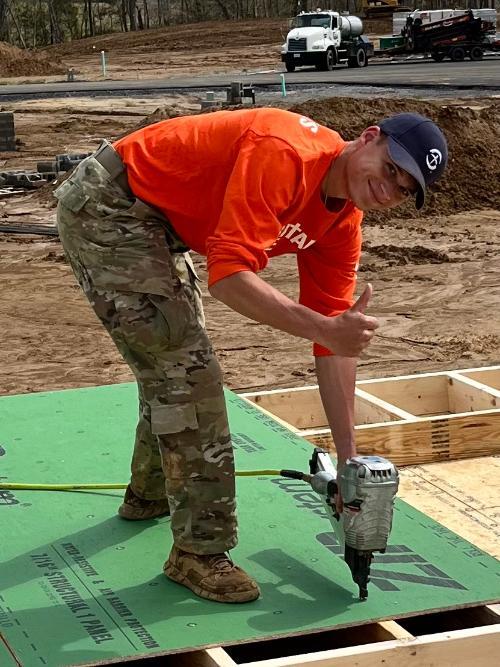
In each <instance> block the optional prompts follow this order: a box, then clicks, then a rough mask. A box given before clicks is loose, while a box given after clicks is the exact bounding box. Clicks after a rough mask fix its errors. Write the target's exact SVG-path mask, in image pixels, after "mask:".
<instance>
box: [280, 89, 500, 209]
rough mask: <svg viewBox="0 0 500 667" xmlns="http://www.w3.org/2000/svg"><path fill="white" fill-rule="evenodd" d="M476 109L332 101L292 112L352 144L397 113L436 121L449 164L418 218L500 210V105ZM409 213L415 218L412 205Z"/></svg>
mask: <svg viewBox="0 0 500 667" xmlns="http://www.w3.org/2000/svg"><path fill="white" fill-rule="evenodd" d="M474 104H475V105H477V107H479V106H480V107H481V108H469V107H465V106H458V105H451V104H449V105H443V104H442V103H438V102H425V101H419V100H394V99H377V100H363V99H353V98H330V99H327V100H317V101H316V100H315V101H310V102H305V103H303V104H298V105H295V106H293V107H291V108H290V110H291V111H295V112H297V113H302V114H305V115H308V116H311V117H312V118H314V120H317V121H319V122H320V123H322V124H324V125H326V126H328V127H331V128H332V129H334V130H337V131H338V132H340V134H341V135H342V136H343V137H344V138H345V139H348V140H350V139H354V138H356V136H357V135H358V134H359V133H360V132H362V130H363V129H364V128H366V127H368V126H369V125H373V124H376V123H377V121H379V120H380V119H382V118H384V117H385V116H388V115H392V114H394V113H400V112H403V111H416V112H418V113H421V114H424V115H425V116H429V117H430V118H432V119H433V120H434V121H435V122H436V123H437V124H438V125H439V126H440V127H441V128H442V130H443V132H444V133H445V135H446V137H447V139H448V146H449V151H450V161H449V166H448V169H447V172H446V175H445V177H444V178H443V179H442V180H441V181H439V182H438V183H436V185H435V186H434V187H433V188H431V191H430V192H429V193H428V196H427V204H426V206H425V208H424V210H423V212H422V213H421V214H420V215H421V216H428V215H436V214H445V215H449V214H452V213H458V212H460V211H468V210H470V209H482V208H494V209H498V208H500V185H499V184H500V100H495V99H493V100H492V99H488V100H481V101H479V100H475V102H474ZM406 210H407V211H408V213H410V212H411V215H412V217H415V209H414V208H413V206H412V205H411V204H408V205H407V208H406ZM400 211H401V212H402V213H403V214H404V213H405V211H404V210H403V209H400ZM398 214H399V213H398ZM392 216H393V214H391V213H390V212H387V213H376V214H374V213H371V214H369V215H367V221H368V222H369V221H376V222H380V221H382V220H386V219H388V218H389V217H392Z"/></svg>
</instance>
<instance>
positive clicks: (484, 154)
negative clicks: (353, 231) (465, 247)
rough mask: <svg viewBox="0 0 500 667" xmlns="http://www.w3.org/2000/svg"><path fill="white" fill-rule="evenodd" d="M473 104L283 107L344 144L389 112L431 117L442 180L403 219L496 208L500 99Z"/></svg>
mask: <svg viewBox="0 0 500 667" xmlns="http://www.w3.org/2000/svg"><path fill="white" fill-rule="evenodd" d="M475 105H476V106H477V108H470V107H466V106H459V105H452V104H447V105H443V104H442V103H439V102H425V101H419V100H398V99H378V100H365V99H356V98H345V97H335V98H329V99H324V100H311V101H308V102H304V103H302V104H298V105H294V106H291V107H289V109H290V111H294V112H296V113H300V114H304V115H307V116H310V117H311V118H314V120H316V121H318V122H320V123H322V124H323V125H326V126H327V127H330V128H332V129H334V130H336V131H337V132H339V133H340V134H341V135H342V136H343V137H344V139H348V140H352V139H355V138H356V137H357V136H358V135H359V134H360V133H361V132H362V131H363V130H364V129H365V128H366V127H368V126H370V125H374V124H376V123H377V122H378V121H380V120H381V119H382V118H384V117H386V116H390V115H392V114H395V113H401V112H405V111H415V112H418V113H421V114H423V115H425V116H428V117H430V118H432V119H433V120H434V121H435V122H436V123H437V124H438V125H439V126H440V127H441V128H442V130H443V132H444V133H445V135H446V137H447V140H448V146H449V151H450V160H449V165H448V169H447V172H446V175H445V177H443V178H442V179H441V181H439V182H438V183H436V185H435V186H433V187H432V188H430V189H429V190H428V192H427V203H426V206H425V207H424V209H423V210H422V211H421V212H417V211H415V207H414V205H413V202H408V203H407V204H405V205H404V206H403V207H400V208H398V217H400V218H403V219H404V218H405V217H406V216H410V217H412V218H418V217H429V216H436V215H451V214H453V213H459V212H461V211H470V210H472V209H479V210H480V209H500V185H499V184H500V100H496V99H487V100H481V101H479V100H476V101H475ZM276 106H280V105H276ZM231 108H234V107H231ZM194 113H196V112H194ZM183 114H185V111H183V110H182V109H181V108H178V107H176V106H175V105H174V106H168V107H162V108H158V109H156V110H155V111H154V112H153V113H152V114H150V115H149V116H147V117H146V118H145V119H144V120H142V121H141V122H140V123H139V124H138V125H137V128H136V129H139V128H140V127H144V126H146V125H150V124H151V123H156V122H158V121H160V120H165V119H167V118H175V117H176V116H180V115H183ZM129 131H130V130H129ZM127 133H128V132H127ZM393 217H394V212H391V211H386V212H376V213H374V212H372V213H369V214H367V215H366V219H365V221H366V223H367V224H378V223H380V222H384V221H387V220H389V219H391V218H393ZM439 261H446V260H443V259H439Z"/></svg>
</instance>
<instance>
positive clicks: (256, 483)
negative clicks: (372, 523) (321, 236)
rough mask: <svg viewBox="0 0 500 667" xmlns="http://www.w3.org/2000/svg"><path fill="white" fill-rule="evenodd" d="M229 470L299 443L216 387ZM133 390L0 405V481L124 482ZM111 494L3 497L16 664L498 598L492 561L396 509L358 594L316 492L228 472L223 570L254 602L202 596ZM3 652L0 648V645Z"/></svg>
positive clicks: (283, 457)
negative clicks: (228, 558) (230, 488)
mask: <svg viewBox="0 0 500 667" xmlns="http://www.w3.org/2000/svg"><path fill="white" fill-rule="evenodd" d="M228 403H229V412H230V421H231V427H232V432H233V440H234V444H235V449H236V462H237V467H238V469H262V468H282V467H287V468H299V469H307V462H308V459H309V456H310V453H311V448H310V445H309V444H308V443H307V442H306V441H304V440H302V439H301V438H299V437H298V436H296V435H295V434H293V433H291V432H289V431H287V430H286V429H285V428H284V427H283V426H282V425H280V424H278V423H277V422H275V421H274V420H273V419H272V418H271V417H269V416H268V415H265V414H263V413H260V412H259V411H258V410H257V409H256V408H255V407H254V406H252V405H250V404H249V403H248V402H246V401H243V400H242V399H240V398H238V397H237V396H235V395H234V394H231V393H228ZM136 413H137V408H136V390H135V387H134V386H132V385H116V386H107V387H99V388H86V389H80V390H71V391H64V392H51V393H40V394H31V395H23V396H9V397H4V398H2V399H0V445H1V450H0V471H1V472H0V476H1V477H3V479H4V480H5V481H11V482H14V481H17V482H23V481H24V482H33V483H37V482H38V483H43V482H47V483H64V482H82V483H84V482H123V481H126V479H127V477H128V467H129V456H130V450H131V443H132V441H133V436H134V430H135V415H136ZM120 497H121V496H120V494H119V493H117V492H111V491H110V492H100V493H88V492H80V493H50V492H34V491H31V492H29V491H25V492H17V491H16V492H14V493H3V494H2V495H1V498H0V521H1V524H2V534H3V535H8V536H9V537H8V539H3V540H2V542H1V543H0V562H1V565H0V590H1V596H2V597H1V599H0V605H1V607H2V610H3V614H4V615H3V616H2V619H4V622H3V623H2V624H1V626H0V632H1V633H2V637H3V638H4V641H5V642H6V643H7V644H8V646H9V647H10V648H11V650H12V652H13V654H14V655H15V656H16V658H17V660H18V661H19V664H21V665H24V666H25V667H34V666H35V665H36V666H37V667H40V665H50V667H67V666H69V665H84V664H89V663H90V664H93V663H96V662H98V661H99V660H100V661H103V663H104V664H106V662H109V661H110V660H114V659H117V658H119V657H133V656H138V655H154V654H164V653H172V652H175V651H183V650H187V649H190V648H193V647H204V646H208V645H229V644H233V643H237V642H241V641H249V640H259V639H264V638H270V637H276V636H287V635H291V634H299V633H304V632H311V631H314V630H318V629H323V628H333V627H346V626H350V625H355V624H362V623H368V622H372V621H373V620H381V619H387V618H399V617H402V616H406V615H412V614H415V613H421V612H425V611H430V610H435V609H446V608H455V607H461V606H468V605H473V604H479V603H484V602H492V601H495V600H497V599H498V597H499V595H498V592H499V586H498V581H499V575H500V565H499V563H498V562H497V561H496V560H494V559H493V558H492V557H490V556H488V555H487V554H485V553H483V552H481V551H480V550H478V549H477V548H475V547H473V546H472V545H471V544H469V543H468V542H466V541H464V540H463V539H461V538H460V537H458V536H457V535H455V534H454V533H451V532H450V531H449V530H448V529H446V528H445V527H443V526H441V525H439V524H438V523H436V522H435V521H433V520H432V519H430V518H428V517H426V516H425V515H423V514H421V513H419V512H418V511H416V510H415V509H413V508H412V507H410V506H409V505H407V504H406V503H404V502H401V501H399V502H398V503H397V506H396V512H395V527H394V531H393V534H392V537H391V544H390V546H389V548H388V550H387V553H386V554H385V555H380V556H378V557H377V559H376V562H375V563H374V566H373V578H372V583H371V584H370V597H369V599H368V601H367V602H365V603H360V602H359V601H358V600H357V591H356V587H355V586H354V584H353V582H352V580H351V577H350V573H349V571H348V569H347V567H346V565H345V564H344V563H343V561H342V560H341V559H340V558H339V557H338V554H339V548H338V545H337V544H336V542H335V539H334V537H333V534H332V532H331V527H330V524H329V522H328V520H327V519H326V518H325V516H324V514H323V508H322V504H321V501H320V500H319V498H318V497H317V496H316V495H315V494H314V493H312V492H311V491H310V489H309V488H308V487H307V486H306V485H305V484H303V483H301V482H297V481H293V480H283V479H275V478H269V477H254V478H239V480H238V501H239V517H240V544H239V546H238V547H237V548H236V549H235V550H234V551H233V552H232V555H233V557H234V559H235V560H236V562H237V563H238V564H240V565H241V566H242V567H244V568H245V569H247V570H248V571H249V572H250V573H251V574H252V575H253V576H255V578H256V579H257V580H258V582H259V584H260V586H261V589H262V593H263V595H262V598H261V599H260V600H258V601H256V602H254V603H251V604H247V605H241V606H235V605H220V604H217V603H213V602H206V601H203V600H200V599H198V598H196V597H194V596H193V595H191V594H190V592H189V591H188V590H187V589H185V588H183V587H180V586H178V585H176V584H174V583H172V582H170V581H168V580H167V579H165V578H164V577H163V576H162V574H161V567H162V564H163V560H164V559H165V557H166V556H167V554H168V551H169V548H170V543H171V537H170V531H169V526H168V520H166V519H162V520H160V521H149V522H144V523H127V522H125V521H122V520H120V519H119V518H118V517H117V516H116V514H115V512H116V508H117V506H118V504H119V502H120ZM0 646H1V645H0Z"/></svg>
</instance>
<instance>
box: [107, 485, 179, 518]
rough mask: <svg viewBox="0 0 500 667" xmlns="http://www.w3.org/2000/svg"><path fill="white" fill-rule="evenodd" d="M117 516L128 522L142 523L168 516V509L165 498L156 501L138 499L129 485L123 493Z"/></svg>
mask: <svg viewBox="0 0 500 667" xmlns="http://www.w3.org/2000/svg"><path fill="white" fill-rule="evenodd" d="M118 514H119V515H120V516H121V517H122V519H128V521H143V520H144V519H155V518H156V517H159V516H165V515H167V514H170V508H169V506H168V500H167V499H166V498H161V499H158V500H146V499H145V498H139V496H136V494H135V493H134V492H133V491H132V488H131V486H130V484H129V485H128V486H127V490H126V491H125V496H124V498H123V503H122V504H121V505H120V507H119V508H118Z"/></svg>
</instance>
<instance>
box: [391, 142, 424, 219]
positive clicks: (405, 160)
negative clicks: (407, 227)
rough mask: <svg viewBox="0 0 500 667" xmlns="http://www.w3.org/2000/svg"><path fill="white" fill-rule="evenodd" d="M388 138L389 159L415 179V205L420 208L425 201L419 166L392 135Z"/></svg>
mask: <svg viewBox="0 0 500 667" xmlns="http://www.w3.org/2000/svg"><path fill="white" fill-rule="evenodd" d="M387 139H388V152H389V156H390V158H391V160H392V161H393V162H394V163H395V164H397V165H398V167H400V169H404V171H407V172H408V173H409V174H410V176H413V178H414V179H415V180H416V181H417V186H418V187H417V193H416V196H415V207H416V208H417V209H421V208H422V206H423V205H424V203H425V180H424V175H423V174H422V172H421V171H420V168H419V166H418V164H417V163H416V161H415V160H414V159H413V158H412V156H411V155H410V154H409V153H408V151H407V150H406V149H405V148H403V146H401V144H399V143H398V142H397V141H396V140H395V139H394V138H393V137H389V136H388V137H387Z"/></svg>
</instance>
